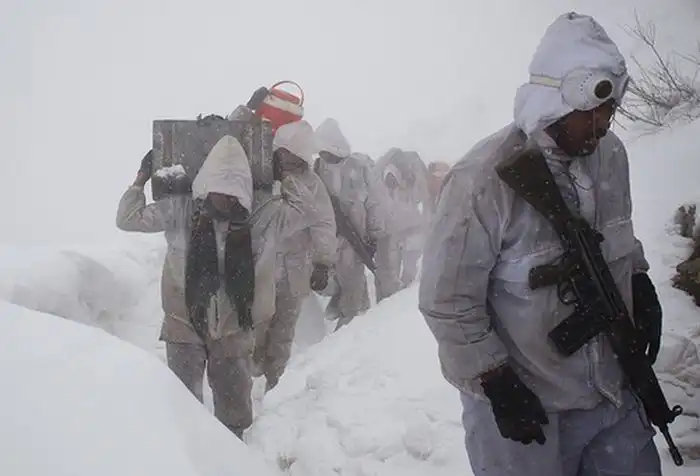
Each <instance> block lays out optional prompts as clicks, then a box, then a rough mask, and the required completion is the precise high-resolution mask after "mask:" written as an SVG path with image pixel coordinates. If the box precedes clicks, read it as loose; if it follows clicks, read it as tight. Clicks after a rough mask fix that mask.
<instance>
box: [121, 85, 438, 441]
mask: <svg viewBox="0 0 700 476" xmlns="http://www.w3.org/2000/svg"><path fill="white" fill-rule="evenodd" d="M266 98H269V92H268V91H267V90H266V89H265V88H261V89H259V90H257V91H256V92H255V93H254V94H253V96H252V97H251V99H250V100H249V101H248V103H247V104H246V105H245V106H239V107H238V108H237V109H236V110H235V111H234V112H233V113H232V114H231V115H229V116H228V119H230V120H233V119H234V118H235V119H236V120H240V118H242V117H243V118H245V117H254V116H256V115H257V116H258V117H261V118H262V119H263V120H266V121H269V122H270V123H271V126H272V128H273V130H274V141H273V151H274V153H273V169H274V172H273V174H274V178H275V179H276V183H277V188H278V190H277V193H274V194H271V195H270V196H264V197H263V196H260V195H259V194H258V191H257V190H255V189H254V187H253V174H252V173H251V166H250V162H249V157H247V156H246V153H245V151H244V149H243V147H242V146H241V143H240V142H239V140H238V139H237V138H235V137H232V136H231V135H226V136H224V137H223V138H221V139H220V140H219V141H218V142H217V143H216V145H215V146H214V147H213V148H212V149H211V151H210V152H209V153H208V155H207V157H206V160H205V161H204V164H203V165H202V166H201V168H200V169H199V171H198V172H197V174H196V177H195V178H194V180H191V179H190V178H189V177H188V176H187V175H186V174H180V175H177V174H176V175H175V177H174V182H175V183H176V185H175V186H172V187H171V193H169V194H167V195H165V196H163V197H161V198H159V199H157V200H155V201H154V202H152V203H150V204H146V197H145V194H144V186H145V185H146V184H147V182H148V181H149V180H150V178H151V177H152V174H153V169H154V164H153V151H152V150H151V151H149V152H148V153H147V154H146V155H145V157H144V158H143V160H142V162H141V166H140V168H139V171H138V173H137V177H136V179H135V181H134V183H133V184H132V186H130V187H129V188H128V189H127V191H126V192H125V193H124V195H123V196H122V198H121V201H120V203H119V207H118V211H117V219H116V222H117V226H118V227H119V228H120V229H121V230H124V231H130V232H144V233H160V232H164V233H165V238H166V241H167V245H168V250H167V254H166V259H165V263H164V266H163V274H162V282H161V295H162V305H163V311H164V314H165V318H164V321H163V326H162V331H161V335H160V339H161V340H163V341H165V343H166V354H167V362H168V366H169V367H170V368H171V370H172V371H173V372H174V373H175V374H176V375H177V376H178V377H179V378H180V380H182V382H183V383H184V384H185V385H186V386H187V388H188V389H189V390H190V391H191V392H192V393H193V394H194V395H195V396H196V397H197V398H198V399H199V400H200V401H201V400H202V393H203V392H202V389H203V381H204V375H205V371H206V375H207V378H208V381H209V385H210V387H211V389H212V394H213V399H214V410H215V415H216V417H217V418H218V419H219V420H220V421H221V422H222V423H223V424H224V425H226V426H227V427H228V428H229V429H230V430H231V431H232V432H233V433H234V434H236V435H237V436H238V437H239V438H241V437H242V435H243V432H244V430H245V429H247V428H248V427H249V426H250V425H251V424H252V421H253V410H252V402H251V391H252V385H253V377H258V376H264V377H265V378H266V389H267V390H270V389H272V388H274V387H275V386H276V385H277V383H278V381H279V379H280V377H281V376H282V374H283V372H284V370H285V367H286V365H287V362H288V360H289V358H290V353H291V348H292V341H293V340H294V332H295V327H296V323H297V319H298V317H299V313H300V310H301V306H302V302H303V301H304V299H306V298H307V297H308V296H309V295H310V294H311V292H312V291H315V292H318V293H319V294H321V295H323V296H328V297H330V302H329V304H328V308H327V310H326V314H327V317H328V318H329V319H332V320H336V321H337V324H336V330H337V329H339V328H341V327H342V326H344V325H346V324H348V323H349V322H350V321H351V320H352V319H353V318H354V317H356V316H358V315H360V314H362V313H364V312H365V311H367V310H368V309H369V307H370V299H369V293H368V285H367V276H366V268H368V269H370V270H371V271H372V272H373V273H374V275H375V286H376V296H377V301H380V300H382V299H385V298H387V297H389V296H391V295H392V294H394V293H396V292H397V291H399V290H400V289H402V288H404V287H406V286H408V285H409V284H411V283H412V282H413V281H414V280H415V279H416V277H417V274H418V260H419V258H420V255H421V250H422V239H423V235H424V234H425V231H426V228H427V225H428V221H429V218H430V215H431V213H432V210H433V208H434V203H435V196H436V194H437V193H436V192H437V190H438V188H439V183H440V182H441V179H442V177H444V174H445V173H446V169H447V166H446V164H443V163H436V164H431V166H430V169H428V168H427V167H426V166H425V164H424V163H423V162H422V161H421V159H420V157H419V156H418V154H416V153H415V152H404V151H402V150H400V149H391V150H390V151H389V152H388V153H387V154H385V155H384V156H383V157H382V158H380V159H379V160H378V161H377V163H376V164H375V163H374V162H373V161H372V159H371V158H370V157H369V156H367V155H365V154H361V153H357V152H353V150H352V148H351V146H350V143H349V142H348V140H347V139H346V137H345V136H344V134H343V133H342V131H341V129H340V126H339V124H338V122H337V121H336V120H334V119H332V118H329V119H326V120H325V121H323V122H322V123H321V124H320V125H319V126H318V127H317V128H316V129H315V130H314V129H313V128H312V127H311V125H310V124H308V122H306V121H305V120H303V119H301V120H294V121H291V122H290V121H289V119H287V117H288V116H282V117H283V118H281V116H279V115H276V116H271V117H266V116H265V113H264V110H263V108H261V107H260V106H261V104H263V102H264V101H265V100H266ZM261 111H263V112H261ZM317 156H318V157H317Z"/></svg>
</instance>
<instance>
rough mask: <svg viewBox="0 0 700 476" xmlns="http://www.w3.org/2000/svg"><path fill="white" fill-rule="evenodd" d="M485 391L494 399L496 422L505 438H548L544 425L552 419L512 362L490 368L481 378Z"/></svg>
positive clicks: (541, 440) (540, 440) (540, 441)
mask: <svg viewBox="0 0 700 476" xmlns="http://www.w3.org/2000/svg"><path fill="white" fill-rule="evenodd" d="M481 386H482V387H483V388H484V393H485V394H486V396H487V397H488V399H489V400H490V401H491V407H492V411H493V415H494V417H495V418H496V425H498V430H499V431H500V432H501V436H503V438H508V439H511V440H514V441H519V442H521V443H523V444H525V445H529V444H530V443H532V442H533V441H537V442H538V443H539V444H541V445H543V444H544V442H545V441H546V438H545V436H544V432H543V431H542V425H546V424H548V423H549V419H548V418H547V413H546V412H545V411H544V408H543V407H542V403H541V402H540V399H539V398H537V395H535V394H534V393H533V392H532V391H531V390H530V389H529V388H527V387H526V386H525V384H524V383H523V382H522V380H520V378H519V377H518V376H517V375H516V373H515V372H514V371H513V369H512V368H511V367H510V366H509V365H504V366H502V367H499V368H498V369H496V370H493V371H491V372H488V373H487V374H485V375H484V376H482V378H481Z"/></svg>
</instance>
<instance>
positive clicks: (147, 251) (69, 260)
mask: <svg viewBox="0 0 700 476" xmlns="http://www.w3.org/2000/svg"><path fill="white" fill-rule="evenodd" d="M164 256H165V242H164V240H163V237H162V236H143V235H142V236H136V235H131V236H126V237H124V238H123V239H122V240H118V241H115V242H114V243H111V244H102V245H98V246H92V247H88V246H81V247H75V246H74V247H49V246H46V247H31V248H29V247H27V248H25V247H19V246H0V263H2V267H1V268H0V299H3V300H5V301H9V302H11V303H14V304H17V305H20V306H24V307H27V308H29V309H34V310H37V311H42V312H46V313H49V314H54V315H57V316H61V317H65V318H67V319H70V320H72V321H77V322H82V323H85V324H89V325H92V326H96V327H100V328H102V329H104V330H106V331H107V332H109V333H111V334H114V335H116V336H118V337H121V338H123V339H125V340H127V341H130V342H132V343H134V344H136V345H138V346H140V347H142V348H144V349H148V350H151V349H153V347H154V346H155V345H156V342H157V338H158V332H159V330H160V322H161V320H162V314H163V313H162V311H161V305H160V287H159V286H160V270H161V267H162V264H163V259H164Z"/></svg>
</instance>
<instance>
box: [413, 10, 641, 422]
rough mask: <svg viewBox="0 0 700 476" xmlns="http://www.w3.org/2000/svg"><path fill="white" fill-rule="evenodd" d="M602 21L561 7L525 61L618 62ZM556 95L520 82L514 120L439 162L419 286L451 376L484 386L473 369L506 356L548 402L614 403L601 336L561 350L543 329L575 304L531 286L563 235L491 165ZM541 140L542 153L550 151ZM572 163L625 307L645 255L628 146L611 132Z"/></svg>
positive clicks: (552, 115)
mask: <svg viewBox="0 0 700 476" xmlns="http://www.w3.org/2000/svg"><path fill="white" fill-rule="evenodd" d="M601 31H602V28H601V27H600V26H599V25H598V24H597V23H595V21H594V20H593V19H592V18H590V17H585V16H580V15H575V14H574V15H570V14H567V15H562V16H561V17H559V18H558V19H557V20H556V21H555V22H554V24H553V25H552V26H551V27H550V28H549V29H548V30H547V32H546V33H545V35H544V38H543V39H542V42H541V45H540V47H539V48H538V50H537V52H536V53H535V57H534V59H533V64H532V66H531V68H530V69H531V71H536V72H542V73H547V74H552V75H555V76H559V77H561V76H563V75H564V74H565V73H567V72H568V70H569V69H573V68H580V67H590V66H595V67H601V66H603V67H604V66H605V65H610V66H611V67H613V66H614V67H616V66H617V65H619V62H620V56H619V53H618V52H617V49H616V48H612V47H611V46H610V41H609V38H608V37H607V35H602V34H601ZM557 94H559V91H558V90H557V89H554V88H549V87H546V86H538V85H529V84H528V85H526V86H524V87H523V88H521V89H520V90H519V92H518V97H517V98H516V104H515V124H513V125H510V126H508V127H506V128H504V129H503V130H501V131H499V132H498V133H496V134H494V135H492V136H490V137H487V138H486V139H484V140H482V141H481V142H479V143H478V144H477V145H476V146H474V148H473V149H472V150H471V151H469V152H468V153H467V154H466V156H465V157H464V158H463V159H462V160H460V161H459V162H458V163H457V164H455V166H454V167H453V168H452V170H451V171H450V172H449V173H448V175H447V177H446V179H445V182H444V185H443V189H442V193H441V199H440V201H439V203H438V205H437V209H436V211H435V217H434V219H433V223H432V227H431V232H430V234H429V236H428V238H427V240H426V242H427V243H428V245H427V246H426V247H425V249H424V256H423V275H422V278H421V283H420V297H419V302H420V304H419V306H420V309H421V311H422V313H423V315H424V316H425V319H426V322H427V323H428V325H429V327H430V329H431V331H432V332H433V334H434V335H435V337H436V340H437V341H438V348H439V351H438V352H439V357H440V362H441V366H442V370H443V374H444V375H445V377H446V379H447V380H448V381H449V382H451V383H452V384H453V385H454V386H455V387H457V388H458V389H460V390H461V391H462V392H465V393H470V394H473V395H483V390H482V388H481V385H480V383H479V378H480V376H481V375H482V374H483V373H485V372H488V371H489V370H492V369H494V368H496V367H497V366H499V365H501V364H503V363H504V362H509V363H510V365H512V367H513V368H514V370H515V371H516V372H517V373H518V374H519V375H520V377H521V378H522V380H523V381H524V382H527V385H528V387H529V388H530V389H531V390H533V391H534V392H535V394H537V396H538V397H539V398H540V400H541V401H542V404H543V405H544V407H545V409H546V410H547V411H563V410H571V409H590V408H593V407H595V406H596V405H598V404H599V403H600V401H601V400H602V399H603V398H607V399H608V400H610V401H612V402H613V403H615V404H620V403H621V388H622V385H623V376H622V373H621V369H620V367H619V364H618V363H617V360H616V358H615V356H614V354H613V352H612V349H611V348H610V346H609V345H608V343H607V341H606V340H605V338H604V337H603V336H598V337H596V338H594V339H592V340H591V341H589V342H588V343H587V344H586V345H585V346H584V347H583V348H582V349H580V350H579V351H578V352H576V353H575V354H574V355H572V356H570V357H563V356H561V355H560V354H558V353H557V352H556V351H555V350H554V348H553V346H552V345H551V344H550V343H549V341H548V333H549V332H550V331H551V330H552V329H553V328H554V327H556V325H558V324H559V323H560V322H561V321H562V320H563V319H564V318H566V317H567V316H569V315H570V314H571V312H572V311H573V308H572V306H569V305H565V304H563V303H562V302H561V301H560V299H559V297H558V295H557V290H556V289H555V287H549V288H542V289H538V290H536V291H533V290H531V289H530V286H529V283H528V274H529V271H530V269H532V268H533V267H535V266H538V265H542V264H550V263H552V262H553V261H554V260H555V259H557V258H559V257H560V256H561V254H562V252H563V249H562V245H561V242H560V240H559V238H558V237H557V235H556V233H555V232H554V230H553V229H552V227H551V225H550V224H549V223H548V222H547V220H546V219H545V218H544V217H542V216H541V215H539V214H538V213H537V212H536V211H535V210H534V209H533V208H532V207H531V206H529V205H528V204H527V203H525V201H524V200H523V199H522V198H520V197H518V196H516V195H515V193H514V192H513V190H511V189H510V188H509V187H508V186H507V185H505V184H504V183H503V182H502V181H501V180H500V179H499V178H498V175H497V174H496V173H495V171H494V167H496V166H497V165H498V164H499V163H501V162H502V161H504V160H507V159H508V158H510V157H511V156H512V155H513V154H516V153H519V151H521V150H522V149H523V148H524V147H525V144H526V141H527V140H528V137H527V136H528V135H529V136H530V139H535V137H534V136H535V135H536V133H537V132H538V130H539V131H541V130H542V129H543V128H544V127H545V126H546V125H547V124H551V123H552V122H553V121H556V120H557V119H559V118H561V117H563V116H564V115H566V114H567V113H568V112H569V110H568V108H567V107H565V106H563V105H562V102H561V101H560V98H558V97H556V95H557ZM521 128H522V129H523V130H524V132H523V130H521ZM546 149H547V148H546V147H545V148H543V153H544V154H545V156H547V155H548V154H551V153H552V150H549V151H548V150H546ZM576 162H577V163H578V165H577V166H578V167H580V168H581V169H582V170H583V171H584V172H585V174H586V175H587V176H588V177H589V178H590V182H589V184H588V185H589V188H590V193H591V195H592V196H593V197H594V202H595V204H594V209H593V210H592V214H591V217H590V220H591V225H592V226H593V227H594V228H595V229H596V230H598V231H599V232H600V233H601V234H602V235H603V236H604V237H605V240H604V241H603V243H602V244H601V247H602V251H603V255H604V257H605V259H606V261H607V262H608V264H609V267H610V271H611V273H612V276H613V278H614V280H615V282H616V283H617V285H618V288H619V290H620V293H621V295H622V298H623V299H624V301H625V303H626V304H627V306H628V308H630V310H631V306H632V289H631V288H632V286H631V277H632V274H634V273H636V272H640V271H644V270H646V269H647V268H648V264H647V262H646V260H645V258H644V253H643V250H642V247H641V244H640V243H639V241H637V240H636V238H635V236H634V230H633V226H632V220H631V198H630V183H629V165H628V160H627V153H626V150H625V147H624V145H623V144H622V142H621V141H620V140H619V139H618V138H617V137H616V136H615V134H613V133H612V132H609V133H608V134H607V136H605V137H604V138H603V139H602V140H601V141H600V144H599V146H598V148H597V150H596V151H595V152H594V153H593V154H592V155H590V156H587V157H579V158H577V159H576Z"/></svg>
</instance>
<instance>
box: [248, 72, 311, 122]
mask: <svg viewBox="0 0 700 476" xmlns="http://www.w3.org/2000/svg"><path fill="white" fill-rule="evenodd" d="M284 84H292V85H294V86H296V88H297V89H299V96H297V95H295V94H292V93H290V92H287V91H284V90H282V89H280V88H279V87H280V86H282V85H284ZM269 91H270V93H269V94H268V95H267V97H266V98H265V100H264V101H263V103H262V104H261V105H260V106H259V107H258V110H257V111H256V113H257V114H258V115H259V116H261V117H262V118H264V119H267V120H268V121H270V123H271V124H272V127H273V129H277V128H278V127H280V126H283V125H285V124H289V123H290V122H295V121H300V120H301V119H302V118H303V117H304V90H303V89H301V86H299V85H298V84H297V83H295V82H294V81H280V82H279V83H275V84H273V85H272V86H271V87H270V88H269Z"/></svg>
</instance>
